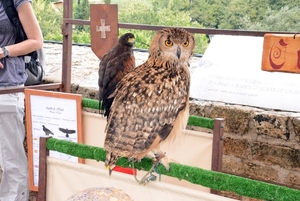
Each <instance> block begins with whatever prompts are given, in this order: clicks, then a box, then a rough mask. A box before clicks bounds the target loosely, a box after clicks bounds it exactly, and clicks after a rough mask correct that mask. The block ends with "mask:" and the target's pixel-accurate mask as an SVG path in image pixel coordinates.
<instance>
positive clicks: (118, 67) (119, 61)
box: [102, 52, 135, 116]
mask: <svg viewBox="0 0 300 201" xmlns="http://www.w3.org/2000/svg"><path fill="white" fill-rule="evenodd" d="M134 68H135V58H134V55H133V52H124V53H123V54H121V55H119V56H118V57H116V58H113V59H111V60H110V61H108V62H107V66H106V70H105V74H104V77H103V97H102V100H103V106H104V108H105V110H106V111H105V114H104V115H105V116H108V114H109V112H110V107H111V104H112V102H113V98H111V97H109V96H110V95H111V94H112V93H113V92H114V91H115V89H116V86H117V84H118V83H119V82H120V81H121V79H122V78H123V77H124V76H125V75H126V74H128V73H129V72H131V71H132V70H133V69H134Z"/></svg>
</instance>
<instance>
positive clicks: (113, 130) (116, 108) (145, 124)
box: [104, 28, 195, 174]
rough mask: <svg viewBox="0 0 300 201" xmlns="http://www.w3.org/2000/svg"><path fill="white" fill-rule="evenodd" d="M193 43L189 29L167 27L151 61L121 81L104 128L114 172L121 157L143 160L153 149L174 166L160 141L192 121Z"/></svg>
mask: <svg viewBox="0 0 300 201" xmlns="http://www.w3.org/2000/svg"><path fill="white" fill-rule="evenodd" d="M194 48H195V40H194V37H193V35H192V34H190V33H189V32H187V31H186V30H184V29H179V28H165V29H162V30H160V31H158V32H157V33H156V35H155V36H154V38H153V40H152V42H151V45H150V48H149V57H148V60H147V61H146V62H145V63H143V64H142V65H140V66H138V67H136V68H135V69H134V70H133V71H132V72H130V73H128V74H127V75H126V76H125V77H124V78H123V79H122V80H121V81H120V82H119V84H118V85H117V88H116V90H115V92H114V93H113V94H112V96H114V102H113V104H112V106H111V112H110V115H109V117H108V121H107V125H106V128H105V133H106V137H105V142H104V148H105V150H106V159H105V166H106V167H107V168H109V170H110V171H109V173H110V174H111V171H112V169H113V168H114V166H115V163H116V161H117V160H118V158H119V157H128V158H129V159H134V160H137V161H140V160H141V159H142V158H144V157H145V156H146V155H148V153H149V154H150V153H153V154H154V156H155V157H156V158H157V161H159V162H160V163H161V164H163V165H164V166H165V167H166V168H167V170H168V169H169V162H168V158H167V157H166V156H165V153H164V152H163V151H162V150H161V149H160V144H161V143H162V142H167V141H170V140H171V139H174V138H175V137H176V135H177V134H179V133H180V132H181V129H184V128H185V127H186V125H187V120H188V116H189V89H190V73H189V69H188V67H189V66H190V59H191V58H192V56H193V54H194Z"/></svg>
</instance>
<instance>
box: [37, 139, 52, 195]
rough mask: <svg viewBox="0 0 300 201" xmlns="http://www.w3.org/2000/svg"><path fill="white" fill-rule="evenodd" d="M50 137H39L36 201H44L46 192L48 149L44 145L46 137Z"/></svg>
mask: <svg viewBox="0 0 300 201" xmlns="http://www.w3.org/2000/svg"><path fill="white" fill-rule="evenodd" d="M48 138H51V137H48V136H47V137H46V136H45V137H40V149H39V151H40V156H39V179H38V180H39V184H38V193H37V200H38V201H46V193H47V156H49V150H48V149H47V147H46V144H47V139H48Z"/></svg>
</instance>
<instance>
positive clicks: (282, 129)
mask: <svg viewBox="0 0 300 201" xmlns="http://www.w3.org/2000/svg"><path fill="white" fill-rule="evenodd" d="M288 120H289V117H288V116H285V115H283V116H280V115H273V114H270V113H257V114H255V116H254V118H253V121H254V122H253V125H254V128H255V130H256V133H257V134H258V135H267V136H269V137H273V138H280V139H283V140H288V139H289V138H290V131H289V128H288Z"/></svg>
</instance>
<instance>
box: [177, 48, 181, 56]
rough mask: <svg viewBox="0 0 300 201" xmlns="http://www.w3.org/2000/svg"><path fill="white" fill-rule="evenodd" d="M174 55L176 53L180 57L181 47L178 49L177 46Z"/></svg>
mask: <svg viewBox="0 0 300 201" xmlns="http://www.w3.org/2000/svg"><path fill="white" fill-rule="evenodd" d="M176 55H177V57H178V59H180V55H181V49H180V47H178V48H177V52H176Z"/></svg>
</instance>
